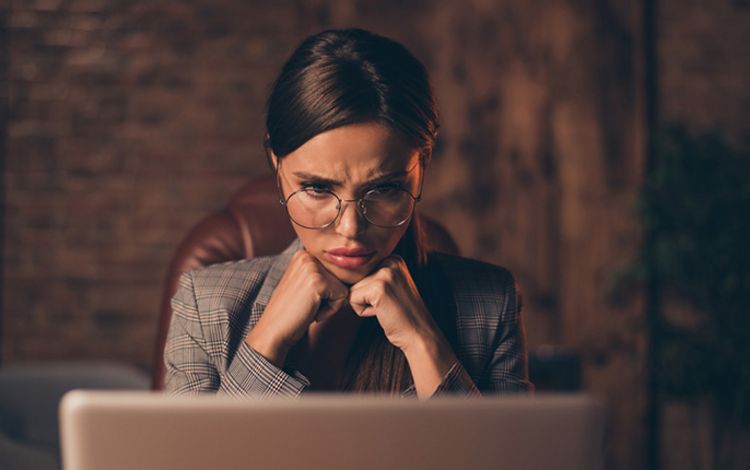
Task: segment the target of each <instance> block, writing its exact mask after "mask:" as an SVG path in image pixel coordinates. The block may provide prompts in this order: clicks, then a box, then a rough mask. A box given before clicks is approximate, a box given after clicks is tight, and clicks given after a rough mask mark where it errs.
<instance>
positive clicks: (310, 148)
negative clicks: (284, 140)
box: [282, 123, 419, 181]
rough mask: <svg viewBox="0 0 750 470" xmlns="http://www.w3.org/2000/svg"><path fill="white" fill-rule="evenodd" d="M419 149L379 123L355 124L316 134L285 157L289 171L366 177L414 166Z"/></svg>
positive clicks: (351, 177) (318, 174)
mask: <svg viewBox="0 0 750 470" xmlns="http://www.w3.org/2000/svg"><path fill="white" fill-rule="evenodd" d="M418 159H419V152H418V151H417V150H416V149H413V148H412V147H411V146H409V145H408V143H407V142H406V140H405V139H404V138H403V137H402V136H401V134H399V133H398V132H396V131H393V130H391V129H390V128H388V127H386V126H384V125H381V124H377V123H364V124H352V125H347V126H343V127H339V128H336V129H332V130H330V131H326V132H323V133H321V134H318V135H316V136H315V137H313V138H312V139H310V140H308V141H307V142H305V143H304V144H303V145H302V146H301V147H299V148H298V149H297V150H295V151H294V152H292V153H290V154H289V155H287V156H286V157H284V158H283V160H282V166H283V167H284V168H286V169H287V170H289V171H295V172H304V173H309V174H314V175H316V176H322V177H328V178H332V179H337V180H342V181H346V180H353V181H358V180H363V179H367V178H372V177H375V176H378V175H381V174H384V173H390V172H395V171H402V170H407V169H409V168H412V167H413V166H414V164H416V162H417V161H418Z"/></svg>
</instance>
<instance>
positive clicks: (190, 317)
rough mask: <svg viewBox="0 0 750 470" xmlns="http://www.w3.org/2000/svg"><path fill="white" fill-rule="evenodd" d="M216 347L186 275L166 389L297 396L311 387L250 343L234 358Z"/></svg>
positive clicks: (176, 306)
mask: <svg viewBox="0 0 750 470" xmlns="http://www.w3.org/2000/svg"><path fill="white" fill-rule="evenodd" d="M208 315H209V316H210V312H209V314H208ZM214 343H216V341H210V340H209V339H207V338H206V336H205V335H204V330H203V326H202V318H201V314H200V312H199V310H198V304H197V301H196V296H195V288H194V280H193V276H192V271H190V272H187V273H184V274H182V276H181V277H180V281H179V284H178V288H177V292H176V293H175V295H174V297H172V319H171V323H170V327H169V332H168V334H167V342H166V346H165V350H164V363H165V366H166V377H165V390H166V391H168V392H169V393H171V394H183V393H200V392H216V393H218V394H226V395H230V396H235V397H242V396H248V395H254V396H292V397H296V396H299V395H300V394H301V393H302V391H303V390H304V389H305V388H307V387H308V386H309V385H310V382H309V381H308V380H307V378H306V377H304V376H303V375H302V374H300V373H299V372H294V373H293V374H288V373H287V372H285V371H284V370H282V369H280V368H278V367H276V366H275V365H274V364H273V363H271V362H270V361H268V360H267V359H266V358H265V357H263V356H262V355H261V354H259V353H258V352H256V351H255V350H253V349H252V348H250V347H249V346H248V345H247V343H245V342H244V341H241V342H240V345H239V348H238V349H237V350H236V351H234V352H233V354H231V358H230V357H228V356H229V354H228V353H226V352H225V351H226V350H227V348H226V345H225V344H214Z"/></svg>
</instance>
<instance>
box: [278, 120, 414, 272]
mask: <svg viewBox="0 0 750 470" xmlns="http://www.w3.org/2000/svg"><path fill="white" fill-rule="evenodd" d="M274 160H275V163H276V165H277V168H278V173H279V181H280V185H281V190H282V192H283V194H284V198H285V199H286V198H287V197H289V195H290V194H292V193H293V192H294V191H297V190H299V189H301V188H313V189H316V190H321V189H327V190H330V191H332V192H334V193H335V194H337V195H338V196H339V198H341V199H358V198H360V197H362V195H363V194H364V193H366V192H367V191H369V190H372V189H379V188H384V190H385V189H387V188H392V187H394V185H398V186H400V187H403V188H404V189H406V190H408V191H409V192H410V193H411V194H413V195H415V196H416V195H417V193H418V192H419V185H420V182H421V181H422V172H423V171H424V170H423V168H422V165H420V164H419V152H418V151H417V150H415V149H413V148H411V147H410V146H409V145H408V144H407V143H406V141H405V140H404V139H403V138H402V137H401V136H400V134H398V133H397V132H395V131H392V130H391V129H389V128H388V127H386V126H384V125H381V124H377V123H364V124H353V125H347V126H343V127H339V128H336V129H333V130H330V131H327V132H323V133H322V134H318V135H317V136H315V137H313V138H312V139H310V140H308V141H307V142H305V144H304V145H302V146H301V147H299V148H298V149H297V150H295V151H294V152H292V153H290V154H289V155H287V156H285V157H284V158H282V159H281V163H280V166H278V165H279V164H278V161H277V160H276V159H275V158H274ZM292 226H293V227H294V231H295V232H296V233H297V236H298V237H299V238H300V240H301V241H302V244H303V246H304V247H305V249H306V250H307V251H308V252H309V253H310V254H311V255H313V256H315V258H317V259H318V260H319V261H320V262H321V263H322V264H323V266H325V268H326V269H328V270H329V271H330V272H331V273H333V275H334V276H336V277H337V278H338V279H340V280H341V281H342V282H344V283H347V284H354V283H356V282H358V281H359V280H361V279H362V278H363V277H365V276H367V275H368V274H370V273H371V272H372V271H373V269H374V268H375V267H376V266H377V265H378V264H379V263H380V261H382V260H383V258H385V257H387V256H389V255H390V254H391V253H392V252H393V250H394V248H395V247H396V245H397V244H398V242H399V240H400V239H401V237H402V236H403V234H404V232H405V231H406V228H407V226H408V222H406V223H404V224H403V225H401V226H399V227H396V228H384V227H379V226H376V225H373V224H371V223H369V222H368V221H367V220H365V219H364V218H363V217H362V215H361V214H360V213H359V211H358V210H357V207H356V203H355V202H344V203H342V207H341V211H340V213H339V216H338V218H337V219H336V220H335V221H334V222H333V223H332V224H331V225H329V226H327V227H325V228H323V229H319V230H315V229H308V228H304V227H301V226H299V225H297V224H295V223H292Z"/></svg>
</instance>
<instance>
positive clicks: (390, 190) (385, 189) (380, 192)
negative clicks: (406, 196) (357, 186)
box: [366, 182, 403, 197]
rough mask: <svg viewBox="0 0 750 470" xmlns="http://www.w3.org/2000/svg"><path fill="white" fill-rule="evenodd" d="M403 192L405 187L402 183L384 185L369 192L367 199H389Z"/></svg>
mask: <svg viewBox="0 0 750 470" xmlns="http://www.w3.org/2000/svg"><path fill="white" fill-rule="evenodd" d="M401 190H403V185H401V183H395V182H394V183H384V184H379V185H377V186H375V187H374V188H372V189H370V190H369V191H367V194H366V197H387V196H392V195H394V194H396V193H398V192H399V191H401Z"/></svg>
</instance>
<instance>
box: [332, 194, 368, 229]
mask: <svg viewBox="0 0 750 470" xmlns="http://www.w3.org/2000/svg"><path fill="white" fill-rule="evenodd" d="M336 198H337V199H338V200H339V203H338V206H339V211H338V214H336V220H338V219H339V218H341V215H342V214H343V213H344V204H345V203H347V202H353V203H354V208H355V210H356V211H357V213H358V214H359V215H360V217H362V218H363V219H365V220H367V217H366V216H365V213H366V212H367V211H366V210H365V204H364V202H365V199H364V198H362V197H360V198H356V199H343V198H341V197H339V196H338V195H336ZM336 220H334V221H333V222H334V223H335V222H336Z"/></svg>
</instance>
